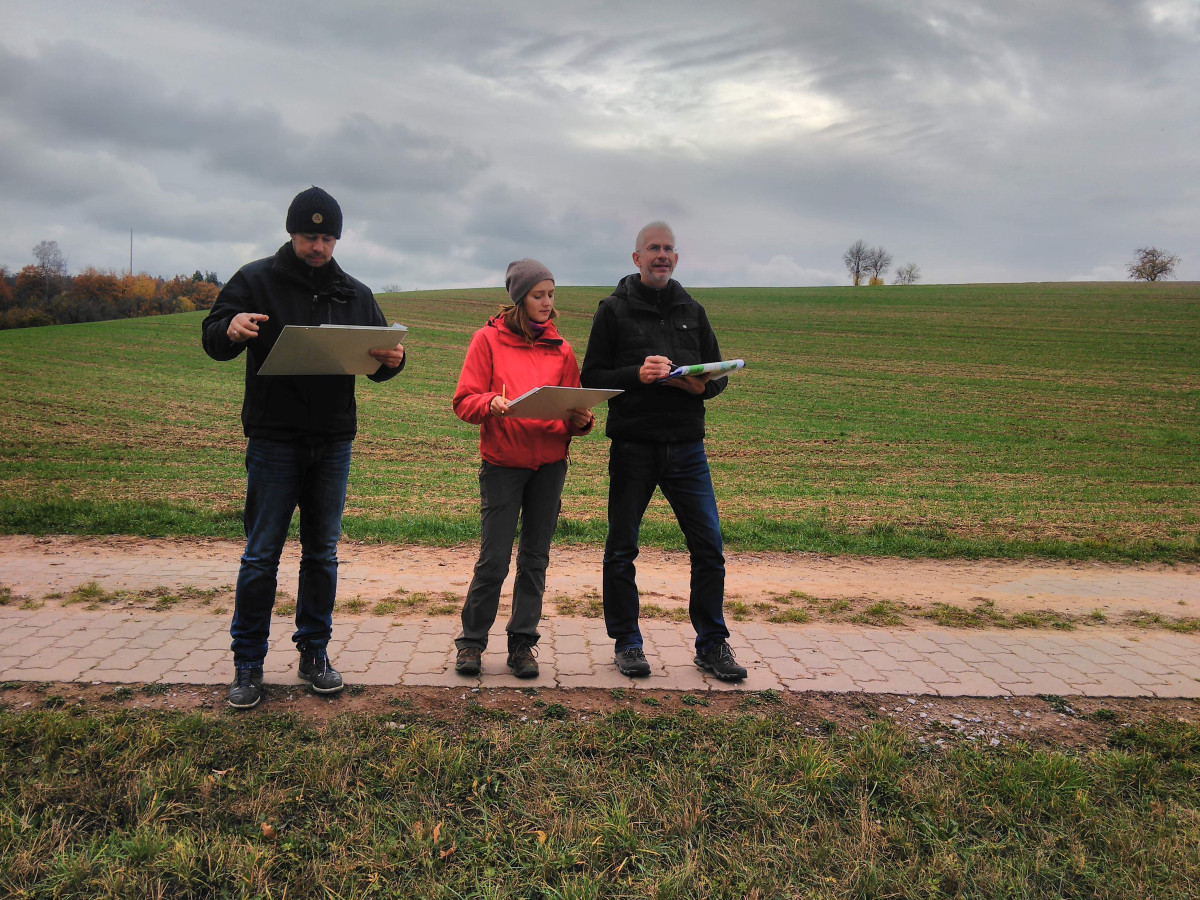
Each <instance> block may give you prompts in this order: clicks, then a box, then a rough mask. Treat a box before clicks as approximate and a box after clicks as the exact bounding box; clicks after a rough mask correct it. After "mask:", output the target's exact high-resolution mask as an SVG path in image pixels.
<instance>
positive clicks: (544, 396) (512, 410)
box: [504, 384, 622, 419]
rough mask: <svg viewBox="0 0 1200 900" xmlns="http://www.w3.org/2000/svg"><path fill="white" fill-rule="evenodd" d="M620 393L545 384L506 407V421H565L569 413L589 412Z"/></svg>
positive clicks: (606, 389)
mask: <svg viewBox="0 0 1200 900" xmlns="http://www.w3.org/2000/svg"><path fill="white" fill-rule="evenodd" d="M620 393H622V391H619V390H614V389H611V388H582V387H561V386H559V385H555V384H547V385H543V386H542V387H535V388H534V389H533V390H532V391H526V392H525V393H523V394H522V395H521V396H520V397H517V398H516V399H515V400H510V401H509V404H508V415H506V416H505V417H504V418H506V419H565V418H567V416H569V415H570V414H571V410H573V409H591V408H592V407H593V406H597V405H599V404H601V403H603V402H605V401H606V400H608V399H609V398H611V397H615V396H617V394H620Z"/></svg>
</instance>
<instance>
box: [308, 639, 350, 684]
mask: <svg viewBox="0 0 1200 900" xmlns="http://www.w3.org/2000/svg"><path fill="white" fill-rule="evenodd" d="M299 675H300V677H301V678H303V679H304V680H305V681H307V682H308V683H309V684H310V685H311V686H312V689H313V691H314V692H316V693H318V694H336V693H337V692H338V691H340V690H341V689H342V688H344V687H345V686H346V685H345V684H344V683H343V682H342V676H341V675H340V674H339V673H338V671H337V669H335V668H334V667H333V665H332V664H331V663H330V662H329V654H328V653H327V652H326V651H325V648H324V647H322V648H320V649H319V650H310V649H308V648H307V647H304V648H301V650H300V669H299Z"/></svg>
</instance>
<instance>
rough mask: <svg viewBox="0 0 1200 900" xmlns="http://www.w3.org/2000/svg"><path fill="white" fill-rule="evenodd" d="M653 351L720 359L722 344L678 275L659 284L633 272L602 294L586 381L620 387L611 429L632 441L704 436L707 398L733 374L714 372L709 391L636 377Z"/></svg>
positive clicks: (677, 360) (692, 359) (678, 361)
mask: <svg viewBox="0 0 1200 900" xmlns="http://www.w3.org/2000/svg"><path fill="white" fill-rule="evenodd" d="M647 356H665V357H667V358H668V359H670V360H671V362H672V363H674V364H675V365H677V366H680V365H691V364H695V363H707V362H717V361H718V360H720V359H721V348H720V347H719V346H717V336H716V335H715V334H713V330H712V326H711V325H709V324H708V316H707V315H706V314H705V312H704V307H703V306H701V305H700V304H699V303H697V302H696V301H695V300H693V299H692V298H691V296H689V295H688V292H687V291H685V290H684V289H683V285H681V284H680V283H679V282H678V281H676V280H675V279H671V280H670V281H669V282H668V283H667V286H666V287H665V288H663V289H662V290H655V289H653V288H647V287H645V286H644V285H643V284H642V277H641V275H638V274H634V275H627V276H626V277H624V278H622V279H621V281H620V283H618V284H617V287H616V290H614V291H613V292H612V294H611V295H610V296H608V297H605V298H604V299H603V300H601V301H600V306H599V307H598V308H597V309H596V314H595V316H594V317H593V318H592V333H591V336H590V337H589V338H588V345H587V352H586V353H585V354H584V357H583V368H582V369H581V370H580V375H579V377H580V381H581V382H582V384H583V386H584V387H596V388H621V389H622V390H624V391H625V393H623V394H618V395H617V396H616V397H613V399H611V400H610V401H608V422H607V424H606V425H605V429H604V431H605V434H607V435H608V436H609V437H610V438H615V439H618V440H628V441H646V442H653V443H665V442H671V441H699V440H703V438H704V401H705V400H708V399H710V398H712V397H715V396H717V394H719V393H721V391H723V390H725V386H726V385H727V384H728V383H729V382H728V378H725V377H721V378H712V379H710V380H709V382H708V384H707V385H706V386H705V389H704V393H703V395H697V394H690V393H688V392H687V391H682V390H680V389H679V388H677V387H669V386H667V385H665V384H642V382H641V381H640V380H639V379H638V369H639V368H641V365H642V363H643V362H645V361H646V357H647Z"/></svg>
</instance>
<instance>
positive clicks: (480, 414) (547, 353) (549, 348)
mask: <svg viewBox="0 0 1200 900" xmlns="http://www.w3.org/2000/svg"><path fill="white" fill-rule="evenodd" d="M546 384H557V385H562V386H563V387H579V364H578V363H576V362H575V354H574V352H572V350H571V345H570V344H568V343H567V342H566V341H565V340H563V338H562V337H560V336H559V334H558V329H557V328H555V327H554V322H553V320H551V321H549V322H547V323H546V330H545V331H543V332H542V335H541V336H540V337H539V338H538V339H537V340H536V341H534V342H533V344H529V343H527V342H526V341H525V339H524V338H522V337H521V336H520V335H518V334H514V333H513V332H512V331H510V330H509V328H508V326H507V325H505V324H504V319H503V318H502V317H501V316H499V315H496V316H493V317H492V318H491V319H489V320H488V323H487V324H486V325H484V326H483V327H482V328H480V329H479V330H478V331H477V332H475V335H474V336H473V337H472V338H471V346H470V347H468V348H467V358H466V359H465V360H463V367H462V374H461V375H459V376H458V386H457V387H456V388H455V389H454V413H455V415H457V416H458V417H459V418H460V419H462V420H463V421H464V422H470V423H471V424H472V425H478V426H479V452H480V455H482V456H483V458H484V460H485V461H487V462H490V463H492V464H493V465H496V466H507V467H508V468H512V469H537V468H540V467H541V466H544V465H546V464H547V463H554V462H558V461H559V460H562V459H566V456H567V448H568V447H569V446H570V443H571V436H572V435H580V434H586V433H587V432H588V431H590V430H591V427H592V426H591V424H590V423H589V424H588V427H587V428H584V429H576V428H573V427H571V425H570V423H569V422H565V421H554V422H545V421H541V420H537V419H498V418H496V417H495V416H493V415H492V414H491V413H490V412H489V411H488V408H489V406H490V405H491V402H492V398H493V397H496V396H499V395H500V393H501V391H502V390H503V391H505V392H506V394H507V397H508V399H509V400H515V399H516V398H517V397H520V396H521V395H522V394H524V393H525V392H526V391H530V390H533V389H534V388H535V387H541V386H542V385H546Z"/></svg>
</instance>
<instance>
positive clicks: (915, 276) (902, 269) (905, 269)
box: [892, 263, 921, 284]
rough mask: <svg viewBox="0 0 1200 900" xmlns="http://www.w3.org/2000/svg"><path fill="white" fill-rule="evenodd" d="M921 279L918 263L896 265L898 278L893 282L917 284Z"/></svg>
mask: <svg viewBox="0 0 1200 900" xmlns="http://www.w3.org/2000/svg"><path fill="white" fill-rule="evenodd" d="M920 280H921V269H920V267H919V266H918V265H917V264H916V263H909V264H908V265H906V266H896V278H895V280H894V281H893V282H892V284H916V283H917V282H918V281H920Z"/></svg>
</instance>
